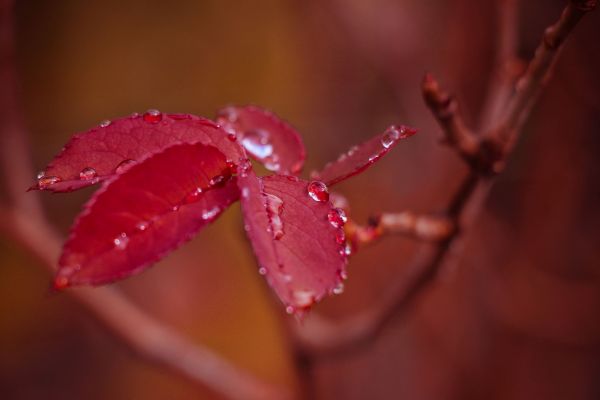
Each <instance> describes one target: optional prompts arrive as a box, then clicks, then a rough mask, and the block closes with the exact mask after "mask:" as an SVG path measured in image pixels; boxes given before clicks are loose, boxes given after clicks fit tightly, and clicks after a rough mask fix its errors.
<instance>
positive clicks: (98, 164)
mask: <svg viewBox="0 0 600 400" xmlns="http://www.w3.org/2000/svg"><path fill="white" fill-rule="evenodd" d="M178 143H202V144H205V145H213V146H215V147H217V148H218V149H219V150H220V151H221V152H223V153H224V154H225V156H226V157H227V158H228V159H229V160H231V161H233V162H236V163H237V162H238V160H239V159H240V158H242V157H243V158H245V156H244V151H243V149H242V148H241V147H240V146H239V145H238V144H237V143H235V142H233V141H231V140H230V139H228V135H227V133H226V132H225V131H224V130H222V129H221V128H219V127H218V126H217V125H216V124H215V123H214V122H212V121H210V120H208V119H205V118H201V117H196V116H193V115H189V114H162V113H160V112H158V111H148V112H146V113H145V114H144V115H142V116H138V115H133V116H130V117H125V118H121V119H117V120H114V121H112V122H109V121H106V122H103V123H101V124H100V126H99V127H96V128H93V129H91V130H89V131H87V132H84V133H79V134H77V135H75V136H73V138H71V140H70V141H69V142H68V143H67V145H66V146H65V147H64V148H63V150H62V151H61V152H60V153H59V154H58V155H57V156H56V157H55V158H54V160H52V162H51V163H50V164H49V165H48V167H46V169H45V171H44V172H43V175H40V176H39V177H38V178H39V179H38V182H37V184H36V185H34V186H33V187H31V189H40V190H51V191H54V192H67V191H71V190H76V189H79V188H82V187H85V186H89V185H92V184H95V183H97V182H99V181H101V180H105V179H107V178H109V177H111V176H113V175H114V174H115V173H120V172H122V171H124V170H126V169H127V167H129V166H131V165H132V164H134V161H140V160H141V159H143V158H146V157H147V156H149V155H151V154H154V153H156V152H159V151H162V150H163V149H165V148H167V147H169V146H171V145H174V144H178Z"/></svg>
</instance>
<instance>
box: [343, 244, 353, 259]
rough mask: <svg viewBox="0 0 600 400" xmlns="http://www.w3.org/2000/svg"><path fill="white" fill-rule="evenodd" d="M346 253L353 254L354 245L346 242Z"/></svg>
mask: <svg viewBox="0 0 600 400" xmlns="http://www.w3.org/2000/svg"><path fill="white" fill-rule="evenodd" d="M344 255H345V256H351V255H352V245H351V244H350V243H346V246H345V247H344Z"/></svg>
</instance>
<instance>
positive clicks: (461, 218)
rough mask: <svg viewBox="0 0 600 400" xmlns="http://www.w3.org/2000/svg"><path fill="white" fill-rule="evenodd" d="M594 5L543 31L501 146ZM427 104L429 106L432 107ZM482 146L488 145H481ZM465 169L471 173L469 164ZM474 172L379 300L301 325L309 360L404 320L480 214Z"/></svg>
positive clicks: (480, 184) (577, 6)
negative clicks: (444, 226) (435, 239)
mask: <svg viewBox="0 0 600 400" xmlns="http://www.w3.org/2000/svg"><path fill="white" fill-rule="evenodd" d="M595 5H596V1H595V0H594V1H582V0H578V1H576V0H571V1H570V2H569V4H568V5H567V6H566V8H565V10H564V11H563V13H562V15H561V16H560V18H559V20H558V22H557V23H556V24H554V25H553V26H551V27H550V28H548V29H547V30H546V33H545V35H544V39H543V40H542V43H541V44H540V45H539V47H538V50H537V51H536V54H535V56H534V58H533V60H532V61H531V63H530V66H529V68H528V70H527V72H526V73H525V75H524V76H523V78H521V80H520V81H519V84H518V85H517V91H516V95H515V97H514V98H513V99H512V100H511V101H510V103H509V104H508V106H507V108H506V112H505V113H504V119H503V123H502V129H500V130H494V135H507V136H508V137H507V138H504V137H501V139H502V140H503V141H505V142H506V141H508V139H510V140H512V141H513V142H514V140H515V139H516V137H517V134H518V132H519V130H520V128H521V127H522V124H523V121H524V120H525V119H526V118H527V116H528V115H529V110H530V109H531V107H532V106H533V104H534V103H535V100H536V99H537V97H538V94H539V92H540V91H541V89H542V88H543V86H544V84H545V82H546V81H547V79H548V76H549V72H550V69H551V66H552V65H553V63H554V62H555V60H556V57H557V55H558V49H559V48H560V46H561V44H562V43H563V42H564V40H565V39H566V37H567V36H568V34H569V33H570V32H571V30H572V29H573V27H574V26H575V25H576V23H577V22H578V21H579V20H580V19H581V17H582V16H583V15H584V14H585V13H586V12H589V11H591V10H592V9H593V8H594V7H595ZM423 89H424V95H425V97H426V100H427V103H428V105H429V106H430V108H431V109H432V111H433V114H434V116H435V117H436V119H438V121H439V122H440V124H441V125H442V127H443V128H444V131H445V133H446V136H447V137H448V139H449V140H450V141H451V143H452V144H453V145H454V146H455V147H456V148H457V150H458V152H459V153H460V154H461V155H462V156H463V157H464V158H467V159H468V160H472V158H470V157H471V155H472V153H471V151H472V148H471V147H470V146H471V136H470V135H471V134H470V131H468V130H465V129H463V128H464V125H463V126H461V123H460V122H459V123H457V121H456V115H457V114H456V113H455V110H456V107H454V106H452V107H448V106H447V105H448V104H449V101H448V98H447V97H446V99H445V100H444V96H441V95H440V96H437V99H436V97H434V96H432V93H433V94H436V93H438V94H439V93H440V92H441V90H440V89H439V87H436V86H435V85H434V86H433V90H432V86H431V78H430V77H427V78H426V80H425V83H424V88H423ZM441 93H443V92H441ZM498 95H499V94H498ZM432 98H433V99H434V100H435V101H432V100H431V99H432ZM438 100H439V101H438ZM492 101H496V100H492ZM432 105H433V107H432ZM443 105H446V106H447V107H446V109H447V111H449V114H448V113H444V112H441V113H440V112H439V111H440V110H441V111H444V109H443V108H442V107H441V106H443ZM438 106H440V107H438ZM440 117H441V118H440ZM495 123H498V122H495ZM498 132H500V133H498ZM490 137H491V138H493V139H494V140H495V141H499V139H498V137H497V136H491V135H490V136H488V137H487V138H486V139H487V140H489V138H490ZM465 138H467V139H465ZM485 146H488V144H487V143H485ZM485 146H484V148H482V149H480V150H479V151H480V153H479V154H478V155H477V157H479V158H480V159H484V160H485V159H486V158H487V160H486V162H504V160H506V158H507V157H508V156H509V153H510V150H511V147H510V146H505V147H503V151H502V152H499V153H495V152H494V151H493V149H492V151H490V149H486V148H485ZM465 156H467V157H465ZM471 165H472V167H473V164H472V163H471ZM479 172H480V171H477V169H476V168H472V169H471V171H470V172H469V174H468V175H467V176H466V177H465V178H464V179H463V182H462V184H461V185H460V186H459V188H458V189H457V190H456V192H455V194H454V196H453V197H452V198H451V199H450V201H449V203H448V206H447V207H446V210H445V211H446V216H447V217H448V218H451V219H452V220H453V221H454V222H455V224H456V225H455V226H456V227H457V229H455V230H454V231H453V233H452V234H451V235H450V236H449V237H448V238H447V239H446V240H443V241H441V242H439V243H438V244H437V245H436V246H426V247H424V248H423V249H422V252H421V254H420V255H419V257H418V258H417V260H416V261H415V262H414V263H413V264H411V265H410V266H409V267H408V268H407V269H405V270H403V276H402V279H398V280H397V281H396V282H394V284H393V287H392V288H390V290H389V291H387V292H386V294H385V296H384V298H383V299H382V300H381V301H380V302H379V303H378V304H377V305H375V306H373V307H371V308H370V309H368V310H367V311H365V312H363V313H360V314H358V315H357V316H354V317H351V318H349V319H346V320H344V321H341V322H335V323H332V322H330V321H327V320H324V319H321V318H318V316H317V318H313V320H312V321H310V320H309V321H306V323H305V327H304V328H299V329H296V331H295V334H296V340H297V345H298V346H299V347H300V348H302V349H303V350H304V351H305V352H306V353H307V354H309V355H311V356H313V357H315V358H319V357H333V356H340V355H348V354H349V353H350V352H352V351H354V350H358V349H360V348H362V347H363V346H364V345H366V344H368V343H370V342H371V341H372V340H373V339H374V338H375V337H377V336H378V334H379V333H380V332H381V331H382V330H383V329H384V327H385V326H386V325H387V324H388V323H389V322H390V321H391V320H392V319H393V318H394V317H398V316H401V315H404V314H405V313H404V312H405V311H406V310H407V309H408V306H409V305H410V304H412V303H413V300H414V299H415V297H417V295H419V294H420V293H422V291H423V290H424V289H425V288H426V287H428V286H429V284H430V283H431V281H433V279H434V278H435V276H436V275H437V272H438V271H439V270H440V269H441V268H442V266H443V265H444V264H445V263H446V262H447V261H448V259H449V255H450V254H451V253H455V252H457V251H456V250H457V247H458V245H459V244H460V238H461V233H462V232H463V231H464V230H466V229H467V228H468V227H469V226H470V225H471V224H472V222H473V220H474V219H475V218H476V216H477V215H478V214H479V213H480V211H481V208H482V206H483V204H484V201H485V199H486V198H487V195H488V193H489V190H490V188H491V186H492V184H493V182H494V179H493V176H492V175H483V174H480V173H479ZM313 317H314V316H313ZM311 322H312V323H311Z"/></svg>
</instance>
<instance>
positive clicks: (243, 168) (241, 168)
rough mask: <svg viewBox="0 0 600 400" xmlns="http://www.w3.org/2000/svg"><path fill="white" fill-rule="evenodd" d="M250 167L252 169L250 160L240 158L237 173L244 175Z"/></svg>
mask: <svg viewBox="0 0 600 400" xmlns="http://www.w3.org/2000/svg"><path fill="white" fill-rule="evenodd" d="M251 169H252V163H251V162H250V160H249V159H247V158H244V159H242V160H240V162H239V165H238V173H239V174H240V175H241V176H242V177H245V176H246V175H247V174H248V172H249V171H250V170H251Z"/></svg>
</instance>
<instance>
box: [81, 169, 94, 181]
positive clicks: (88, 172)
mask: <svg viewBox="0 0 600 400" xmlns="http://www.w3.org/2000/svg"><path fill="white" fill-rule="evenodd" d="M97 175H98V173H97V172H96V170H95V169H94V168H92V167H85V168H84V169H82V170H81V172H80V173H79V179H81V180H84V181H87V180H90V179H94V178H95V177H96V176H97Z"/></svg>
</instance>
